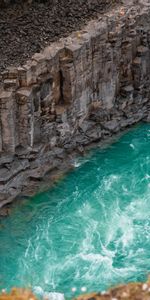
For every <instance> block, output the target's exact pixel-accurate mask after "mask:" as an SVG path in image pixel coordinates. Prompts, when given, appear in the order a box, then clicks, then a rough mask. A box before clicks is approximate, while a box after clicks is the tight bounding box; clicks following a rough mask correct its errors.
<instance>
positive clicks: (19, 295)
mask: <svg viewBox="0 0 150 300" xmlns="http://www.w3.org/2000/svg"><path fill="white" fill-rule="evenodd" d="M149 297H150V282H149V281H148V282H146V283H129V284H126V285H120V286H117V287H114V288H112V289H110V290H108V291H107V292H101V293H91V294H87V295H84V294H83V295H81V296H79V297H77V298H75V300H138V299H140V300H148V299H149ZM31 299H32V300H38V299H37V297H36V296H34V295H33V293H32V292H31V291H28V290H26V289H17V288H14V289H12V291H11V292H10V293H9V294H7V293H6V292H5V291H2V293H1V294H0V300H31ZM50 299H51V297H48V296H47V297H46V298H44V299H43V300H50Z"/></svg>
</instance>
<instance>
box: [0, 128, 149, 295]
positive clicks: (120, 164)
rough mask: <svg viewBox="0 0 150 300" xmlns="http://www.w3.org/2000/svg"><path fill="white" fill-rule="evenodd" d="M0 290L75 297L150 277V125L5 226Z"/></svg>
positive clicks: (81, 164)
mask: <svg viewBox="0 0 150 300" xmlns="http://www.w3.org/2000/svg"><path fill="white" fill-rule="evenodd" d="M0 224H1V225H0V288H8V289H9V288H10V287H12V286H27V287H29V286H32V287H33V289H34V290H36V291H37V292H38V291H40V290H41V289H42V290H43V291H46V292H59V293H64V294H65V296H66V297H70V296H71V297H72V296H74V294H73V292H72V291H71V290H72V288H74V287H75V288H76V289H77V291H76V294H80V293H81V288H82V287H87V291H88V292H90V291H93V290H105V289H106V288H108V287H110V286H112V285H114V284H118V283H122V282H128V281H136V280H144V279H145V278H146V276H147V274H150V125H147V124H144V125H140V126H137V127H135V128H133V129H132V130H131V131H129V132H128V133H126V134H125V135H123V136H122V137H121V138H120V139H119V140H118V141H116V142H114V143H113V144H111V145H109V146H108V147H107V148H105V149H100V148H98V149H96V150H92V151H91V152H90V153H89V154H88V155H87V156H86V157H85V158H82V159H79V160H78V161H77V162H76V163H75V169H74V170H73V171H71V172H70V173H69V174H68V175H66V176H65V178H64V179H63V180H61V181H60V182H59V183H57V184H56V185H55V186H54V187H53V188H51V189H50V190H49V191H48V192H45V193H43V194H41V195H37V196H35V197H34V199H32V200H30V199H28V200H24V201H23V202H22V203H21V204H20V205H19V206H14V207H13V209H12V212H11V215H10V216H9V217H8V218H4V219H2V220H1V223H0Z"/></svg>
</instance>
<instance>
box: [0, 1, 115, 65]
mask: <svg viewBox="0 0 150 300" xmlns="http://www.w3.org/2000/svg"><path fill="white" fill-rule="evenodd" d="M28 1H29V0H28ZM30 1H31V0H30ZM20 2H21V1H20ZM116 2H117V1H114V0H45V1H43V2H40V1H33V2H31V3H30V4H29V3H28V4H24V5H22V6H21V5H20V3H18V4H17V3H15V4H14V5H9V6H8V7H5V8H3V9H0V71H2V70H4V69H5V68H6V67H7V66H10V65H18V64H23V63H24V62H25V61H26V60H27V59H28V58H29V57H31V55H33V54H34V53H35V52H39V51H40V50H41V49H42V48H43V47H45V46H46V45H48V44H50V42H53V41H56V40H58V38H60V37H64V36H67V35H68V34H69V33H70V32H72V31H74V30H79V29H81V27H82V26H83V25H84V24H85V23H86V22H87V21H88V20H90V19H92V18H96V17H97V16H98V15H99V14H100V13H102V12H104V11H105V10H106V9H108V8H110V6H111V5H112V4H114V3H116ZM118 2H119V0H118Z"/></svg>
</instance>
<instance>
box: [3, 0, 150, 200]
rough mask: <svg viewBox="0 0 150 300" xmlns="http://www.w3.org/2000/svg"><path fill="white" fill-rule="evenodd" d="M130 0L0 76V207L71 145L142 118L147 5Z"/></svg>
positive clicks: (148, 94) (149, 84) (149, 52)
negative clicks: (0, 79) (0, 82)
mask: <svg viewBox="0 0 150 300" xmlns="http://www.w3.org/2000/svg"><path fill="white" fill-rule="evenodd" d="M129 2H130V3H128V1H125V3H124V5H122V6H118V8H117V9H114V10H111V12H109V13H106V14H104V15H103V16H101V17H100V18H99V19H98V20H96V21H91V22H90V23H89V24H88V25H87V26H86V27H85V28H84V29H83V30H82V31H80V32H75V33H73V34H72V35H70V36H69V37H68V38H63V39H61V40H60V41H59V42H58V43H53V44H51V45H50V46H48V47H46V48H45V49H44V50H43V51H42V52H41V53H36V54H35V55H34V56H33V57H32V58H31V60H29V61H28V62H27V63H26V64H25V65H24V66H20V67H18V68H13V67H11V68H8V69H6V70H5V71H4V72H3V73H2V74H1V75H2V85H1V91H0V153H1V155H0V206H1V205H3V204H4V203H6V202H9V201H11V200H13V199H14V198H15V197H16V196H17V195H18V194H19V193H21V192H22V193H23V192H24V191H26V193H27V190H28V187H29V186H30V185H31V184H33V183H35V182H36V181H37V182H38V180H40V179H41V178H43V177H44V176H45V175H46V174H48V173H49V172H51V171H52V170H54V169H57V168H59V167H60V166H61V165H62V163H63V162H64V161H65V159H66V158H67V157H68V155H70V154H71V153H72V151H74V150H78V151H79V152H82V151H83V150H84V147H85V146H87V145H88V144H90V143H92V142H95V141H100V140H103V139H105V138H107V137H109V136H111V135H112V134H114V133H116V132H119V131H121V130H123V129H125V128H126V127H128V126H130V125H132V124H134V123H137V122H139V121H140V120H143V119H145V118H148V113H149V109H150V101H149V100H150V4H149V1H144V0H143V1H136V2H137V3H136V4H135V3H134V2H132V1H129ZM39 184H40V183H39V182H38V185H39Z"/></svg>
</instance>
